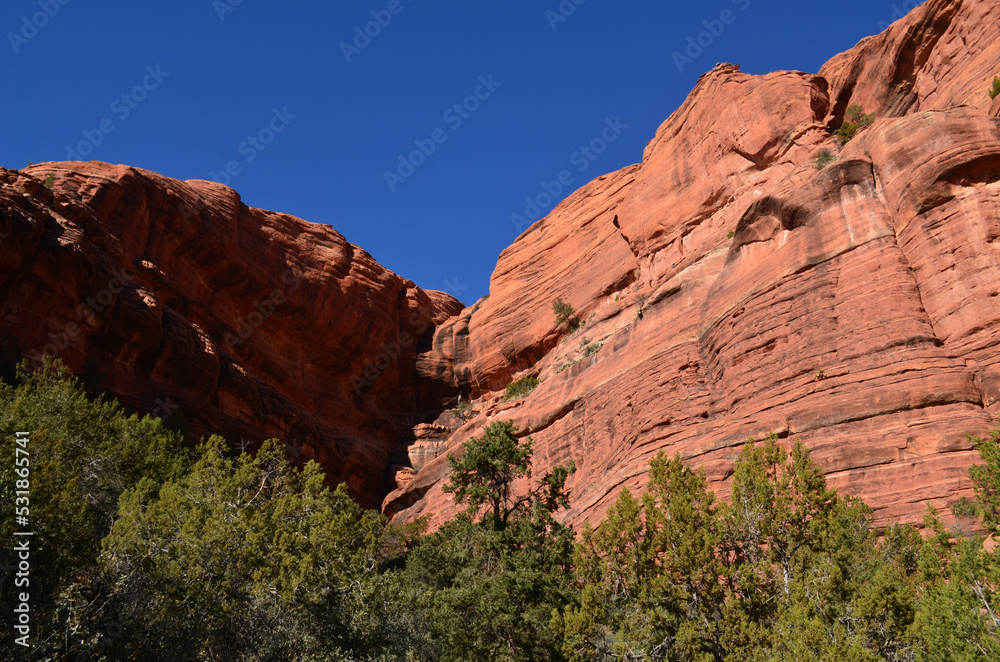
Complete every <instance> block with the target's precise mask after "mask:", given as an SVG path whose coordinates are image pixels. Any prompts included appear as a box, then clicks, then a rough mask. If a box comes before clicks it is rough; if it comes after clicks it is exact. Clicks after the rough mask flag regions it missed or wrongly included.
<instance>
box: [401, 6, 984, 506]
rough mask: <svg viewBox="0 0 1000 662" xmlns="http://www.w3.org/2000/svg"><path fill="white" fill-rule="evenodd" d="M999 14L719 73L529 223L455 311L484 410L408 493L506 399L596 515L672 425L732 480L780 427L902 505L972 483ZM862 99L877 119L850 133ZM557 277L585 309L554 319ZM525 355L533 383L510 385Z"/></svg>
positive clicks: (929, 18)
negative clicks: (511, 389)
mask: <svg viewBox="0 0 1000 662" xmlns="http://www.w3.org/2000/svg"><path fill="white" fill-rule="evenodd" d="M998 26H1000V6H997V5H996V3H989V2H971V1H964V2H959V1H955V0H930V1H929V2H927V3H926V4H924V5H923V6H921V7H919V8H918V9H916V10H914V12H912V13H911V14H910V15H909V16H907V17H906V18H904V19H903V20H901V21H899V22H898V23H896V24H894V25H893V26H891V27H890V28H889V30H887V31H886V32H885V33H883V34H882V35H879V36H876V37H872V38H868V39H865V40H863V41H862V42H861V43H859V44H858V45H857V46H856V47H855V48H853V49H852V50H850V51H848V52H846V53H842V54H840V55H837V56H836V57H834V58H833V59H832V60H831V61H830V62H829V63H828V64H827V65H825V66H824V67H823V68H822V69H821V71H820V72H819V73H818V74H817V75H809V74H804V73H800V72H777V73H772V74H768V75H766V76H749V75H746V74H744V73H742V72H740V71H739V68H738V67H737V66H734V65H728V64H723V65H718V66H717V67H716V68H715V69H714V70H713V71H711V72H709V73H707V74H705V75H704V76H703V77H702V78H701V80H700V81H699V83H698V85H697V87H696V88H695V90H694V91H693V92H692V93H691V95H690V96H689V98H688V99H687V101H686V102H685V103H684V104H683V105H682V106H681V108H679V109H678V110H677V111H676V112H675V113H674V114H673V115H672V116H671V117H670V118H669V119H668V120H667V121H666V122H665V123H664V124H663V125H662V126H661V127H660V129H659V130H658V131H657V133H656V135H655V137H654V138H653V140H652V141H651V142H650V143H649V145H648V146H647V148H646V150H645V153H644V154H643V159H642V162H641V163H639V164H637V165H635V166H631V167H628V168H625V169H623V170H621V171H619V172H616V173H612V174H609V175H606V176H604V177H601V178H598V179H597V180H595V181H593V182H591V183H590V184H588V185H587V186H586V187H584V188H583V189H581V190H580V191H577V192H576V193H574V194H573V195H571V196H570V197H569V198H568V199H567V200H566V201H564V202H563V203H562V204H561V205H560V206H559V207H557V208H556V209H555V210H554V211H553V212H552V213H551V214H550V215H549V216H548V217H547V218H545V219H543V220H542V221H539V222H538V223H536V224H535V225H534V226H532V227H531V228H530V229H529V230H527V231H526V232H525V233H524V234H523V235H522V236H521V237H519V238H518V239H517V241H516V242H515V243H514V244H513V245H512V246H511V247H509V248H508V249H507V250H505V251H504V252H503V254H502V255H501V256H500V260H499V263H498V265H497V269H496V271H495V272H494V274H493V278H492V281H491V286H490V295H489V297H488V298H486V299H484V300H482V301H480V302H479V303H478V304H477V305H476V306H475V307H474V308H471V309H467V310H465V311H463V313H462V314H461V315H460V316H459V317H458V318H457V319H455V320H451V321H449V322H447V323H445V324H444V325H442V326H441V327H440V328H439V329H438V331H437V340H436V341H435V348H440V352H441V356H438V357H435V360H436V361H437V363H439V364H442V363H443V364H445V365H448V366H449V367H450V374H449V376H450V379H451V380H452V383H453V384H454V385H455V386H456V387H457V388H459V389H461V390H462V391H463V392H467V393H470V394H471V395H472V396H474V397H480V398H481V401H480V402H479V403H478V406H477V407H475V409H474V411H476V412H477V413H478V414H479V415H478V417H475V418H471V420H469V421H468V422H465V421H458V422H452V423H451V427H454V426H456V425H461V427H459V428H458V429H455V430H454V431H450V432H441V433H439V434H438V435H437V437H436V438H434V439H432V440H427V441H423V442H418V445H417V447H418V448H419V453H416V454H414V456H415V457H417V458H418V459H419V462H420V463H421V468H420V470H419V471H418V472H417V473H416V474H415V476H412V477H411V478H410V480H409V482H408V483H407V484H406V485H405V486H404V487H402V488H401V489H400V490H397V491H396V492H395V493H393V494H391V495H390V496H389V497H388V498H387V499H386V501H385V504H384V507H385V509H386V511H387V512H400V513H401V515H400V516H402V517H411V516H416V515H419V514H425V513H434V514H435V517H434V521H441V520H442V519H443V518H445V517H448V516H450V515H451V514H452V513H453V512H454V511H453V508H452V505H451V498H450V495H447V494H444V493H443V492H442V491H441V485H442V484H443V482H444V480H443V479H444V477H445V475H446V472H447V464H446V463H445V461H444V460H445V458H444V457H443V456H442V454H443V453H444V452H446V451H455V450H457V449H458V447H459V445H460V443H461V442H462V441H464V440H465V439H467V438H468V437H469V436H470V435H473V434H477V433H478V432H479V431H481V429H482V428H483V427H484V426H485V425H486V424H487V423H488V422H489V421H490V420H492V419H496V418H500V419H504V418H510V419H512V420H514V421H515V422H516V423H517V424H518V425H519V426H520V427H521V428H522V431H523V432H524V433H530V434H531V435H532V437H533V438H534V440H535V441H536V453H535V455H536V463H537V471H538V473H539V474H540V473H541V472H543V471H544V470H545V469H547V468H549V467H551V466H553V465H554V464H557V463H560V462H566V461H568V460H569V459H570V458H572V459H574V460H575V461H576V463H577V466H578V468H579V470H578V471H577V473H576V474H575V475H574V476H573V477H572V479H571V488H572V493H573V503H572V509H571V511H570V512H569V513H568V515H567V517H568V519H569V521H571V522H573V523H575V524H580V523H582V522H583V521H584V520H596V519H598V518H599V517H600V516H601V515H602V514H603V512H604V510H605V509H606V508H607V506H608V505H609V504H610V502H611V500H612V499H613V498H614V497H615V496H616V494H617V492H618V491H619V490H620V489H621V487H622V486H627V487H629V488H632V489H633V490H641V489H642V488H643V486H644V485H645V482H646V471H647V467H648V462H649V460H650V459H651V458H652V457H653V456H654V455H655V454H656V453H657V452H658V451H660V450H663V451H665V452H666V453H668V454H670V455H673V454H675V453H679V454H680V455H681V456H682V457H683V458H685V459H686V460H688V461H690V462H691V463H693V464H695V465H698V466H700V467H703V468H704V469H705V471H706V472H707V474H708V477H709V479H710V480H711V481H712V483H713V484H714V485H715V487H716V489H718V490H719V491H720V492H722V493H723V494H725V492H726V491H727V489H728V482H727V478H728V476H729V475H730V473H731V471H732V465H733V459H734V457H735V456H736V454H737V453H738V452H739V450H740V448H741V446H742V445H743V443H744V442H745V441H746V439H747V438H748V437H751V436H753V437H756V438H760V437H762V436H764V435H767V434H769V433H771V432H775V433H777V434H778V435H779V436H781V437H784V438H786V439H787V441H788V442H791V441H792V440H793V439H794V438H799V439H801V440H802V441H803V442H804V443H805V444H806V445H807V446H808V447H809V448H810V449H811V450H812V452H813V457H814V458H815V459H816V460H817V462H818V464H819V465H820V466H821V467H822V468H823V469H824V470H825V471H826V472H827V475H828V479H829V480H830V482H831V483H832V484H833V485H834V486H836V487H839V488H841V489H843V490H845V491H847V492H849V493H852V494H856V495H858V496H861V497H863V498H864V499H865V500H866V501H868V503H869V504H871V505H872V506H873V507H874V508H875V509H876V515H877V517H878V518H879V521H880V522H881V523H885V522H886V521H888V520H889V519H890V518H900V519H903V520H907V521H912V522H919V521H920V517H921V513H922V511H923V509H924V507H925V504H926V502H928V501H929V502H931V503H932V504H934V505H935V506H937V507H947V506H948V505H949V504H951V503H953V502H954V501H955V500H957V499H958V498H959V497H960V496H962V495H964V494H969V493H971V489H970V488H971V484H970V482H969V480H968V478H967V469H968V467H969V465H970V464H971V462H973V460H974V458H975V452H974V451H973V450H972V446H971V444H970V442H969V441H968V440H967V438H966V436H965V435H966V433H981V432H984V431H986V430H987V429H988V427H989V426H990V421H991V418H992V420H995V416H996V414H997V413H998V409H1000V404H998V398H1000V351H998V341H1000V294H998V293H1000V266H998V264H1000V262H998V256H1000V253H998V252H997V249H998V248H1000V244H998V242H1000V121H998V119H997V117H998V110H1000V103H998V102H997V101H991V100H990V98H989V96H988V94H987V91H988V89H989V83H990V81H991V80H992V78H993V76H994V75H996V74H997V73H1000V28H998ZM852 104H860V105H862V106H863V107H864V109H865V111H867V112H873V113H875V116H876V118H877V120H876V122H875V124H874V126H872V127H870V128H867V129H864V130H863V131H861V133H860V134H859V135H858V136H857V137H855V138H854V139H853V140H852V141H851V142H849V143H848V144H847V145H845V146H844V147H843V148H840V146H839V143H838V141H837V140H836V139H834V138H833V136H832V131H833V130H834V129H836V128H838V127H839V126H840V124H841V122H842V121H843V120H844V115H845V112H846V110H847V108H848V107H849V106H850V105H852ZM824 148H826V149H829V150H831V151H832V152H833V153H834V154H836V156H837V157H838V158H837V160H836V161H835V162H834V163H833V164H832V165H828V166H827V167H825V168H822V169H817V168H816V167H815V163H816V157H817V154H818V153H819V151H820V150H821V149H824ZM730 233H732V235H731V236H730ZM557 297H561V298H562V299H563V300H564V301H566V302H568V303H570V304H571V305H572V306H573V307H574V308H575V309H576V311H577V314H578V315H579V317H580V319H582V320H585V321H586V324H585V325H584V327H583V328H582V330H579V331H577V332H575V333H573V334H571V335H567V334H566V333H565V327H563V328H560V329H558V330H557V329H554V328H553V322H554V315H553V312H552V302H553V301H554V300H555V299H556V298H557ZM597 347H600V349H599V350H598V351H597V353H596V354H592V352H593V351H595V350H596V349H597ZM587 348H590V349H589V350H588V349H587ZM591 354H592V355H591ZM421 360H422V361H429V360H430V359H429V357H422V359H421ZM525 374H535V375H538V376H539V378H540V379H541V385H540V386H539V387H538V388H537V390H535V391H534V392H533V393H532V394H531V395H530V396H528V397H527V398H525V399H524V400H521V401H519V402H516V403H503V402H501V400H500V398H499V397H497V396H498V393H497V392H498V390H499V389H501V388H502V387H503V386H505V385H506V384H507V383H509V382H510V381H511V380H512V379H515V378H517V377H520V376H522V375H525ZM442 423H445V424H447V423H448V421H445V420H442ZM445 427H449V426H448V425H445Z"/></svg>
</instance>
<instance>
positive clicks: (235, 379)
mask: <svg viewBox="0 0 1000 662" xmlns="http://www.w3.org/2000/svg"><path fill="white" fill-rule="evenodd" d="M46 184H47V186H46ZM0 237H3V239H2V240H0V242H2V243H0V247H2V250H0V328H2V329H3V334H2V337H0V362H2V364H3V365H4V366H5V369H6V372H7V373H8V376H10V372H11V366H12V365H13V363H14V362H16V361H17V360H19V359H20V358H21V357H22V356H28V357H31V358H32V359H33V360H34V362H36V363H37V362H38V359H39V358H40V356H41V354H43V353H44V354H49V355H53V356H56V357H58V358H60V359H62V360H63V361H64V362H65V363H66V364H67V365H68V366H70V367H71V368H72V369H74V370H75V371H77V372H78V373H80V374H82V375H83V376H84V378H85V382H86V383H87V384H88V386H90V387H92V388H93V389H95V390H97V391H108V392H110V393H112V394H114V395H115V396H117V397H118V398H120V399H121V400H122V401H123V402H124V404H125V405H126V406H128V407H131V408H133V409H135V410H138V411H143V412H153V413H155V414H157V415H160V416H166V417H167V418H168V419H173V420H174V422H176V423H178V424H179V425H181V427H182V428H184V429H186V430H188V431H189V433H190V436H191V437H192V438H193V439H197V438H199V437H200V436H202V435H205V434H211V433H216V432H218V433H222V434H224V435H226V436H227V437H228V438H229V439H230V440H231V441H232V442H233V443H248V444H250V445H251V446H253V445H255V444H259V443H260V442H261V441H263V439H265V438H268V437H279V438H281V439H283V440H285V442H286V443H287V444H288V445H289V448H290V450H291V451H292V454H293V456H294V457H296V458H297V459H299V460H306V459H309V458H315V459H316V460H318V461H320V462H321V463H322V464H323V465H324V466H325V467H326V468H327V470H328V471H329V473H330V476H331V478H332V479H333V480H335V481H340V480H344V481H347V482H348V483H349V484H350V486H351V488H352V489H353V492H354V494H355V495H356V496H357V497H358V498H359V500H361V502H362V503H365V504H366V505H369V506H377V505H378V503H379V502H380V501H381V499H382V497H383V496H384V495H385V493H386V491H387V490H388V489H389V488H390V486H395V483H394V482H393V475H392V473H393V469H392V467H393V465H396V464H402V463H405V461H406V446H407V445H408V443H409V442H410V441H412V438H413V435H412V427H413V426H414V425H415V424H416V423H419V422H422V418H421V417H422V416H424V417H426V414H422V412H428V411H432V410H433V412H434V413H432V414H430V416H431V418H433V417H434V416H435V415H436V411H437V409H438V408H439V406H438V403H439V401H440V399H441V397H443V396H444V395H447V386H444V385H443V384H442V383H441V382H440V381H432V382H427V381H426V380H424V379H423V378H422V376H421V375H420V374H418V373H417V372H416V370H415V368H414V365H415V362H416V355H417V354H418V353H419V352H421V351H425V350H426V349H428V348H429V347H430V343H431V339H432V334H433V331H434V328H435V325H437V324H440V323H441V322H443V321H444V320H445V319H447V318H448V317H449V316H452V315H454V314H455V313H457V312H458V311H459V310H460V309H461V304H459V303H458V302H457V301H455V300H454V299H452V298H451V297H449V296H447V295H445V294H442V293H440V292H425V291H423V290H421V289H420V288H418V287H416V286H415V285H414V284H413V283H411V282H409V281H406V280H404V279H403V278H400V277H399V276H397V275H395V274H393V273H391V272H389V271H388V270H386V269H385V268H383V267H382V266H381V265H379V264H378V263H377V262H375V260H374V259H372V257H371V256H370V255H368V254H367V253H365V252H364V251H363V250H361V249H360V248H358V247H357V246H354V245H352V244H350V243H348V242H347V241H346V240H345V239H344V238H343V237H342V236H341V235H340V234H338V233H337V232H336V231H334V230H333V229H331V228H330V227H328V226H324V225H318V224H314V223H306V222H305V221H302V220H300V219H297V218H294V217H292V216H289V215H287V214H276V213H272V212H266V211H262V210H259V209H252V208H249V207H247V206H246V205H244V204H243V203H242V202H241V201H240V198H239V196H238V195H237V194H236V193H235V192H234V191H233V190H232V189H230V188H228V187H225V186H222V185H219V184H216V183H214V182H205V181H190V182H179V181H176V180H172V179H168V178H165V177H161V176H160V175H157V174H155V173H152V172H148V171H143V170H138V169H135V168H129V167H125V166H113V165H109V164H105V163H97V162H92V163H76V162H73V163H46V164H40V165H36V166H33V167H29V168H27V169H26V170H25V171H23V172H18V171H14V170H6V171H4V170H0ZM442 388H444V389H446V390H444V391H442V390H441V389H442Z"/></svg>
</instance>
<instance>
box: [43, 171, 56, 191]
mask: <svg viewBox="0 0 1000 662" xmlns="http://www.w3.org/2000/svg"><path fill="white" fill-rule="evenodd" d="M55 181H56V176H55V175H54V174H52V173H51V172H50V173H49V174H48V176H47V177H45V181H44V182H43V183H42V186H44V187H45V188H52V184H54V183H55Z"/></svg>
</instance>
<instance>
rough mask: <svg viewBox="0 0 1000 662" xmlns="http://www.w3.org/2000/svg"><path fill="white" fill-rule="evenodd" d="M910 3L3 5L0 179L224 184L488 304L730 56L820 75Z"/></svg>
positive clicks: (21, 1) (206, 1)
mask: <svg viewBox="0 0 1000 662" xmlns="http://www.w3.org/2000/svg"><path fill="white" fill-rule="evenodd" d="M914 4H915V3H914V0H906V1H905V2H904V1H900V0H897V1H896V2H887V1H884V0H864V1H858V0H840V1H839V2H837V3H817V4H812V3H804V2H801V1H799V2H786V1H782V2H779V1H771V2H768V1H766V0H709V1H708V2H699V3H696V2H687V3H675V2H663V1H662V0H659V1H653V0H649V1H646V0H643V1H634V2H629V1H624V2H611V1H610V0H537V1H535V2H516V1H515V2H486V1H485V0H466V1H465V2H431V1H430V0H364V1H356V2H315V1H314V2H306V1H303V0H288V1H285V2H281V3H278V2H264V0H171V1H170V2H134V1H126V0H107V1H105V2H100V3H95V2H85V1H84V0H5V2H4V3H3V7H2V9H0V29H2V31H3V33H4V35H5V38H4V43H3V44H2V45H0V53H2V55H0V67H2V68H0V71H2V74H0V81H2V88H3V110H2V116H0V117H2V120H3V121H2V129H0V165H3V166H5V167H8V168H20V167H23V166H25V165H26V164H27V162H28V161H29V160H30V161H34V162H36V163H37V162H42V161H53V160H64V159H66V158H68V155H70V156H71V152H70V150H73V151H74V152H75V153H76V154H79V155H80V157H81V158H85V159H96V160H101V161H107V162H111V163H125V164H129V165H133V166H137V167H142V168H147V169H150V170H155V171H157V172H161V173H163V174H165V175H168V176H170V177H176V178H179V179H210V178H213V176H214V178H215V179H217V180H221V181H223V182H225V180H226V179H227V178H228V179H229V183H230V185H231V186H233V187H234V188H235V189H236V190H237V191H239V192H240V194H241V195H242V197H243V200H244V202H246V203H247V204H249V205H252V206H256V207H263V208H266V209H273V210H276V211H282V212H288V213H291V214H295V215H296V216H300V217H302V218H304V219H306V220H309V221H314V222H318V223H327V224H330V225H332V226H333V227H334V228H336V229H337V230H338V231H339V232H341V233H342V234H343V235H344V236H345V237H347V239H348V240H349V241H351V242H353V243H355V244H358V245H360V246H361V247H362V248H364V249H365V250H367V251H368V252H369V253H371V254H372V255H373V256H374V257H375V258H376V259H377V260H379V262H381V263H382V264H384V265H385V266H387V267H388V268H390V269H392V270H393V271H395V272H397V273H399V274H400V275H402V276H404V277H406V278H409V279H411V280H413V281H414V282H416V283H417V284H418V285H420V286H421V287H424V288H428V289H439V290H445V291H449V292H451V293H452V294H454V295H455V296H457V297H458V298H459V299H461V300H463V301H465V302H466V303H469V304H471V303H472V302H474V301H475V300H476V299H477V298H479V297H480V296H482V295H484V294H486V293H487V290H488V287H489V276H490V274H491V272H492V271H493V268H494V267H495V265H496V259H497V256H498V255H499V253H500V251H502V250H503V249H504V248H505V247H507V246H508V245H509V244H510V243H512V242H513V241H514V239H515V238H516V237H517V235H518V234H519V228H518V225H520V226H521V227H520V229H523V222H522V221H520V220H518V219H515V220H512V216H513V215H515V214H517V215H519V216H520V217H521V218H522V219H524V220H525V221H526V220H528V219H529V215H528V214H529V213H531V212H534V211H535V210H534V209H533V208H532V207H531V206H529V203H532V202H533V203H534V204H535V205H539V207H540V209H539V213H544V212H548V211H549V210H550V209H551V208H552V207H554V206H555V204H556V203H557V202H558V200H560V199H562V198H564V197H566V195H568V194H569V193H570V192H572V191H573V190H575V189H577V188H579V187H581V186H583V185H584V184H586V183H587V182H588V181H590V180H591V179H593V178H595V177H597V176H599V175H601V174H604V173H606V172H610V171H613V170H617V169H618V168H621V167H623V166H626V165H628V164H630V163H635V162H637V161H639V160H640V159H641V157H642V150H643V147H644V146H645V145H646V143H647V142H648V141H649V140H650V139H651V138H652V136H653V133H654V132H655V130H656V128H657V127H658V126H659V125H660V123H661V122H663V120H664V119H666V118H667V117H668V116H669V115H670V113H672V112H673V111H674V110H675V109H676V108H677V107H678V106H679V105H680V104H681V102H683V100H684V98H685V97H686V96H687V94H688V92H689V91H690V90H691V89H692V87H693V86H694V84H695V82H696V81H697V79H698V76H699V75H700V74H701V73H703V72H704V71H707V70H709V69H711V68H712V67H713V66H714V65H715V63H716V62H733V63H738V64H740V65H742V67H743V70H744V71H747V72H750V73H766V72H769V71H774V70H777V69H798V70H802V71H808V72H815V71H817V70H818V69H819V67H820V66H821V65H822V63H823V62H825V61H826V60H827V59H829V58H830V57H831V56H833V55H834V54H836V53H838V52H840V51H843V50H846V49H848V48H850V47H852V46H853V45H854V44H856V43H857V41H858V40H859V39H861V38H862V37H864V36H866V35H871V34H875V33H877V32H879V31H880V26H884V25H885V24H887V23H888V22H890V21H891V20H894V19H895V18H897V17H898V16H899V15H900V12H901V10H903V9H905V8H907V7H912V6H913V5H914ZM366 33H367V34H366ZM689 39H690V40H691V41H689ZM699 40H700V42H701V44H700V45H698V46H697V47H696V48H695V47H691V43H692V42H695V43H697V42H698V41H699ZM689 48H690V51H689V52H686V51H688V50H689ZM699 50H700V51H701V52H700V53H699ZM677 54H680V55H682V56H683V57H685V58H689V61H684V60H681V59H679V58H678V56H677ZM689 56H693V57H689ZM611 127H614V128H613V129H612V128H611ZM581 148H587V149H586V150H584V149H581ZM598 152H599V153H598ZM401 159H402V161H401ZM227 166H228V167H229V168H230V169H231V172H226V169H227ZM564 171H565V172H564ZM387 173H389V174H387ZM560 174H562V175H563V181H562V182H560V181H559V178H560ZM547 189H548V190H547ZM560 189H561V190H560ZM550 192H551V193H553V194H555V195H553V196H550ZM547 198H551V199H550V200H549V202H548V204H545V203H546V199H547Z"/></svg>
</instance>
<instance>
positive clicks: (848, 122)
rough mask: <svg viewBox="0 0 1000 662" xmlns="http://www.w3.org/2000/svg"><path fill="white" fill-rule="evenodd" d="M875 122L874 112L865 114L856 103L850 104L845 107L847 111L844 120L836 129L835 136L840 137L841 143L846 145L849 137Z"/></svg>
mask: <svg viewBox="0 0 1000 662" xmlns="http://www.w3.org/2000/svg"><path fill="white" fill-rule="evenodd" d="M874 123H875V113H868V114H867V115H866V114H865V109H864V108H862V107H861V106H859V105H858V104H852V105H850V106H848V107H847V112H846V113H845V114H844V122H843V123H842V124H841V125H840V128H839V129H837V138H839V139H840V144H841V145H846V144H847V143H848V142H850V140H851V138H853V137H854V136H856V135H858V132H859V131H861V129H864V128H866V127H869V126H871V125H872V124H874Z"/></svg>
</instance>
